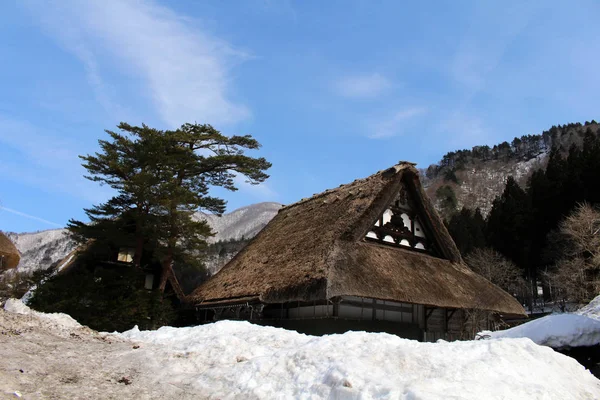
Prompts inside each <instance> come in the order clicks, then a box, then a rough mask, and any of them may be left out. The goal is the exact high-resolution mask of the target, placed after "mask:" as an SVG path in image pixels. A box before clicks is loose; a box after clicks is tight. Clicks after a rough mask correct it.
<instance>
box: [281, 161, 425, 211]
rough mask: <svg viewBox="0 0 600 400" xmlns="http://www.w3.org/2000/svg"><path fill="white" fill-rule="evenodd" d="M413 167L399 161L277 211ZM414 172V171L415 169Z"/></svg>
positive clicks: (413, 164) (284, 206) (407, 162)
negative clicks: (391, 171)
mask: <svg viewBox="0 0 600 400" xmlns="http://www.w3.org/2000/svg"><path fill="white" fill-rule="evenodd" d="M415 165H417V164H415V163H412V162H409V161H399V162H398V164H395V165H393V166H392V167H390V168H387V169H382V170H379V171H377V172H375V173H374V174H372V175H369V176H367V177H365V178H359V179H355V180H353V181H352V182H349V183H343V184H341V185H339V186H338V187H336V188H335V189H326V190H325V191H323V192H321V193H315V194H313V195H312V196H310V197H305V198H302V199H300V200H298V201H297V202H295V203H291V204H288V205H283V206H282V207H281V208H280V209H279V212H281V211H283V210H288V209H290V208H292V207H295V206H298V205H300V204H304V203H307V202H309V201H311V200H316V199H318V198H320V197H323V196H325V195H326V194H329V193H331V192H335V191H337V190H339V189H341V188H343V187H345V186H350V185H354V184H357V183H361V182H364V181H366V180H367V179H371V178H374V177H375V176H377V175H384V173H386V172H388V171H390V170H394V173H395V174H397V173H398V172H400V171H402V170H404V169H407V168H410V167H412V168H413V169H415V168H414V166H415ZM415 170H416V169H415ZM417 172H418V171H417Z"/></svg>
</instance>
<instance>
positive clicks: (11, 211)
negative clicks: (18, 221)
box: [0, 206, 63, 228]
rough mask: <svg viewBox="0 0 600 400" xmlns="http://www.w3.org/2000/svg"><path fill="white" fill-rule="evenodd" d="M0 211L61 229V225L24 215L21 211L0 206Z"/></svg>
mask: <svg viewBox="0 0 600 400" xmlns="http://www.w3.org/2000/svg"><path fill="white" fill-rule="evenodd" d="M0 210H1V211H6V212H9V213H11V214H15V215H18V216H20V217H25V218H29V219H32V220H34V221H38V222H43V223H44V224H47V225H52V226H56V227H59V228H62V227H63V225H61V224H57V223H56V222H52V221H48V220H47V219H43V218H40V217H36V216H35V215H31V214H26V213H24V212H21V211H17V210H13V209H12V208H8V207H4V206H0Z"/></svg>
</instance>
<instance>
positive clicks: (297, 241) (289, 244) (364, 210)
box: [188, 162, 524, 339]
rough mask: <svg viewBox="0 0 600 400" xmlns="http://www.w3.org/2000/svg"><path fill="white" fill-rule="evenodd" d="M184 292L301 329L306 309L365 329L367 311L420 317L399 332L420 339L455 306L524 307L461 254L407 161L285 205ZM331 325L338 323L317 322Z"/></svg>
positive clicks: (372, 315)
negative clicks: (230, 256)
mask: <svg viewBox="0 0 600 400" xmlns="http://www.w3.org/2000/svg"><path fill="white" fill-rule="evenodd" d="M188 300H189V301H190V302H191V303H192V304H194V305H195V306H196V307H197V309H198V310H199V311H200V312H202V311H203V310H204V312H205V314H206V315H207V317H209V318H210V317H211V316H212V318H213V319H218V318H231V317H236V318H245V319H253V320H269V319H271V320H279V323H277V324H278V325H282V326H291V327H294V328H295V329H298V328H297V326H298V325H299V324H298V323H291V321H292V320H294V321H295V320H300V319H305V318H306V317H312V318H326V319H337V320H338V322H337V324H341V322H339V321H340V320H344V321H348V320H352V319H359V320H360V321H362V322H363V323H362V324H361V325H360V326H358V327H359V328H360V329H366V330H379V329H380V328H372V326H373V325H369V326H367V327H366V328H365V323H364V322H365V321H366V320H370V321H373V320H376V321H388V322H406V323H408V324H412V325H415V326H413V327H412V328H413V329H412V333H410V332H402V333H403V335H405V336H417V337H420V338H423V332H428V331H430V332H431V330H432V329H433V328H432V324H433V321H432V320H433V319H435V320H439V321H438V325H440V326H438V327H437V328H435V329H439V331H440V332H441V333H440V335H439V336H440V337H442V336H444V335H446V333H447V332H449V331H450V330H451V329H450V325H451V320H450V319H451V318H452V316H453V315H454V314H455V312H456V310H461V309H478V310H488V311H490V312H492V313H496V314H511V315H514V314H518V315H524V310H523V307H522V306H521V305H520V304H519V303H518V302H517V301H516V300H515V299H514V298H513V297H512V296H510V295H509V294H508V293H506V292H504V291H503V290H502V289H500V288H498V287H497V286H495V285H493V284H492V283H490V282H489V281H487V280H486V279H485V278H483V277H482V276H480V275H478V274H476V273H475V272H473V271H471V270H470V269H469V268H468V267H467V266H466V265H465V264H464V263H463V261H462V258H461V256H460V253H459V251H458V249H457V248H456V245H455V244H454V242H453V240H452V238H451V237H450V235H449V233H448V231H447V230H446V228H445V226H444V224H443V222H442V220H441V219H440V217H439V215H438V214H437V212H436V211H435V209H434V208H433V206H432V204H431V202H430V200H429V199H428V198H427V195H426V194H425V192H424V191H423V188H422V187H421V184H420V181H419V175H418V171H417V170H416V169H415V168H414V166H413V164H411V163H406V162H404V163H400V164H398V165H395V166H394V167H392V168H390V169H388V170H385V171H381V172H378V173H376V174H375V175H372V176H370V177H368V178H365V179H360V180H356V181H354V182H352V183H350V184H347V185H341V186H340V187H338V188H337V189H332V190H327V191H325V192H323V193H321V194H318V195H315V196H313V197H311V198H309V199H305V200H302V201H300V202H298V203H295V204H292V205H290V206H287V207H284V208H282V209H281V211H280V212H279V214H278V215H277V216H276V217H275V218H274V219H273V220H272V221H271V222H270V223H269V224H268V225H267V226H266V227H265V228H264V229H263V230H262V231H261V232H260V233H259V234H258V235H257V236H256V237H255V238H254V240H252V241H251V242H250V244H248V246H247V247H246V248H245V249H243V250H242V251H241V252H240V253H239V254H238V255H237V256H236V257H235V258H234V259H233V260H231V261H230V262H229V263H228V264H227V265H226V266H224V267H223V269H221V271H219V272H218V273H217V274H215V275H214V276H213V277H212V278H211V279H209V280H208V281H206V282H205V283H203V284H202V285H201V286H199V287H198V288H197V289H196V290H195V291H194V292H193V293H192V294H191V295H190V296H189V298H188ZM318 307H320V308H318ZM386 312H387V315H386ZM365 313H367V314H368V315H367V316H365ZM432 314H435V315H433V316H432ZM442 314H444V315H443V316H442ZM461 318H462V317H461ZM455 319H457V318H456V317H455ZM284 322H285V323H284ZM369 324H371V323H369ZM300 325H302V324H300ZM342 325H344V324H342ZM346 325H347V324H346ZM416 326H418V330H419V332H416V331H415V329H416ZM314 327H315V326H314V323H312V328H314ZM351 328H352V329H354V328H356V326H354V325H352V327H351ZM340 329H342V330H343V329H346V328H340ZM299 330H307V329H304V328H302V327H300V328H299ZM312 330H313V329H308V330H307V331H312ZM331 330H333V331H337V330H339V329H337V328H332V329H330V328H327V329H317V331H331ZM383 330H388V331H389V330H390V329H387V328H385V329H383ZM392 330H396V328H393V329H392ZM409 330H410V329H409ZM442 333H443V334H442ZM425 336H426V335H425ZM425 338H427V337H425ZM429 338H430V339H431V338H432V337H431V335H430V336H429Z"/></svg>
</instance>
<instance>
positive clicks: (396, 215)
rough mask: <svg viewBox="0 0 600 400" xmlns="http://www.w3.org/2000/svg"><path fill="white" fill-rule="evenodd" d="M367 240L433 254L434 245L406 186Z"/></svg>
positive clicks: (401, 189)
mask: <svg viewBox="0 0 600 400" xmlns="http://www.w3.org/2000/svg"><path fill="white" fill-rule="evenodd" d="M366 239H368V240H373V241H378V242H381V243H385V244H388V245H393V246H398V247H405V248H410V249H413V250H417V251H422V252H427V253H432V249H431V247H432V244H431V243H430V241H429V240H428V238H427V235H426V233H425V230H424V228H423V223H422V220H421V218H420V216H419V215H418V213H417V212H416V207H415V205H414V202H413V201H412V199H411V198H410V196H409V194H408V191H407V190H406V187H405V186H404V185H402V187H401V188H400V191H399V193H398V195H397V196H396V198H395V199H394V201H393V202H392V204H390V205H389V206H388V208H387V209H386V210H385V211H384V212H383V214H382V215H381V216H380V217H379V218H378V219H377V221H375V223H374V224H373V227H372V228H371V229H370V230H369V232H368V233H367V235H366Z"/></svg>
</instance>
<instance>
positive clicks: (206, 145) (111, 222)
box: [69, 123, 271, 291]
mask: <svg viewBox="0 0 600 400" xmlns="http://www.w3.org/2000/svg"><path fill="white" fill-rule="evenodd" d="M118 128H119V129H120V130H121V131H122V132H124V134H120V133H115V132H112V131H106V132H107V133H108V134H109V135H110V137H111V138H112V140H110V141H107V140H100V141H99V143H100V147H101V151H100V152H99V153H96V154H95V155H87V156H82V157H81V158H82V159H83V160H84V161H85V163H84V164H83V166H84V167H85V168H86V169H87V171H88V173H89V175H88V176H86V178H88V179H90V180H92V181H96V182H100V183H101V184H107V185H109V186H110V187H112V188H113V189H115V190H116V191H117V195H116V196H114V197H113V198H111V199H110V200H109V201H107V202H106V203H102V204H100V205H97V206H94V207H92V208H90V209H86V210H85V211H86V214H87V216H88V217H89V219H90V223H89V224H85V223H83V222H81V221H75V220H71V221H69V229H70V231H71V232H72V233H73V234H74V235H75V237H76V238H78V239H79V240H80V241H88V240H90V239H94V240H100V241H107V242H110V243H120V244H121V245H123V243H124V242H125V243H134V244H135V255H134V264H135V265H136V266H137V267H139V266H140V265H141V261H142V259H143V255H144V252H145V251H146V252H148V250H150V251H151V254H152V257H153V258H154V259H155V261H158V262H160V264H161V265H162V271H161V279H160V285H159V288H160V290H161V291H164V289H165V285H166V283H167V281H170V282H171V284H172V286H173V287H174V289H176V290H177V288H178V287H179V284H178V282H177V278H176V276H175V274H174V272H173V264H174V263H176V262H183V263H186V264H187V265H191V264H194V263H199V261H200V258H201V257H200V252H201V251H202V250H203V249H204V247H205V246H206V241H205V239H206V237H208V236H210V235H211V231H210V227H209V226H208V224H207V223H206V222H205V221H203V220H196V219H194V218H193V214H194V213H195V212H196V211H199V210H204V211H209V212H214V213H217V214H221V213H223V212H224V211H225V205H226V202H225V201H224V200H223V199H220V198H216V197H212V196H210V195H209V189H210V187H214V186H220V187H223V188H225V189H227V190H237V187H236V183H235V180H234V179H235V178H236V176H238V175H241V176H244V177H246V179H247V182H249V183H250V184H258V183H260V182H263V181H264V180H266V179H267V178H268V175H267V174H266V173H265V171H266V170H267V169H268V168H270V166H271V164H270V163H269V162H267V161H266V160H265V159H264V158H253V157H250V156H247V155H245V154H244V152H245V151H246V150H253V149H258V148H260V144H259V143H258V142H257V141H256V140H255V139H253V138H252V137H251V136H250V135H246V136H231V137H227V136H225V135H223V134H221V133H220V132H219V131H218V130H216V129H215V128H213V127H212V126H210V125H200V124H185V125H183V126H181V127H180V128H179V129H177V130H172V131H161V130H156V129H152V128H150V127H148V126H146V125H142V126H141V127H137V126H131V125H129V124H126V123H121V124H119V126H118Z"/></svg>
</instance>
